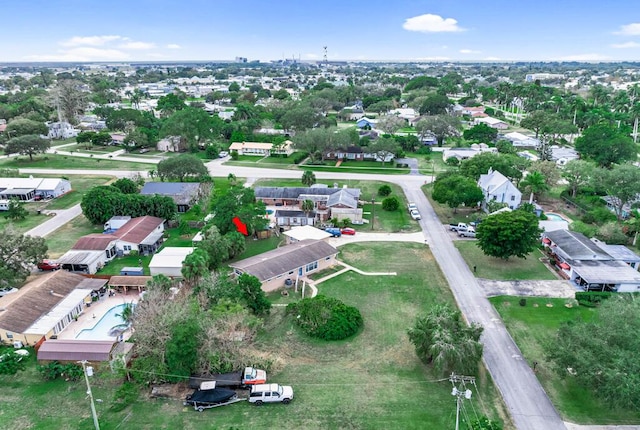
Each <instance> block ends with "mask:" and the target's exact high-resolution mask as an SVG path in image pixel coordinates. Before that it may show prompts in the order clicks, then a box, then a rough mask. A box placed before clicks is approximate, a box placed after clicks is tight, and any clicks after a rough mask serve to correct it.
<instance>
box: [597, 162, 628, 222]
mask: <svg viewBox="0 0 640 430" xmlns="http://www.w3.org/2000/svg"><path fill="white" fill-rule="evenodd" d="M593 182H594V185H595V187H596V189H598V190H601V191H603V192H604V193H605V194H606V195H607V196H608V197H609V203H610V204H611V205H612V206H613V208H614V210H615V213H616V216H617V217H618V220H621V219H622V218H623V208H624V206H625V205H626V204H628V203H630V202H632V201H635V200H636V199H637V196H638V194H639V193H640V169H638V168H637V167H636V166H634V165H633V164H620V165H616V166H613V168H612V169H611V170H608V169H596V170H595V171H594V172H593Z"/></svg>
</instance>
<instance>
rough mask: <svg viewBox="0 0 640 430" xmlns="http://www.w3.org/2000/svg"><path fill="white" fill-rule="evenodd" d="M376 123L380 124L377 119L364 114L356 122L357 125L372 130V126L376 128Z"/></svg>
mask: <svg viewBox="0 0 640 430" xmlns="http://www.w3.org/2000/svg"><path fill="white" fill-rule="evenodd" d="M376 124H378V120H377V119H371V118H367V117H366V116H363V117H362V118H360V119H359V120H358V121H357V122H356V127H358V128H365V129H369V130H370V129H372V128H376Z"/></svg>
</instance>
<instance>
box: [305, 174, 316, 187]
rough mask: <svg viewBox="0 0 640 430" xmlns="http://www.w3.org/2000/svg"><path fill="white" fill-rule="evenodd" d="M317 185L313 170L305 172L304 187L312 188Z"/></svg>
mask: <svg viewBox="0 0 640 430" xmlns="http://www.w3.org/2000/svg"><path fill="white" fill-rule="evenodd" d="M315 183H316V175H315V173H313V171H312V170H305V171H304V172H302V185H304V186H305V187H310V186H312V185H313V184H315Z"/></svg>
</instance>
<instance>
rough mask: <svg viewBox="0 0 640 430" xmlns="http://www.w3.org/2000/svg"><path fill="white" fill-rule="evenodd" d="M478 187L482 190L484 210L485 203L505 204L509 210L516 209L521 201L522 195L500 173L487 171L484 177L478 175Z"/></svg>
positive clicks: (491, 170) (484, 207)
mask: <svg viewBox="0 0 640 430" xmlns="http://www.w3.org/2000/svg"><path fill="white" fill-rule="evenodd" d="M478 186H479V187H480V188H481V189H482V192H483V194H484V200H483V201H482V207H483V209H485V210H486V208H487V203H488V202H490V201H495V202H499V203H506V204H507V206H508V207H509V208H510V209H517V208H518V206H520V201H521V200H522V193H521V192H520V190H519V189H517V188H516V186H515V185H513V183H512V182H511V181H510V180H509V179H508V178H507V177H506V176H504V175H503V174H502V173H500V172H498V171H497V170H493V169H491V168H490V169H489V172H488V173H487V174H486V175H480V179H479V180H478Z"/></svg>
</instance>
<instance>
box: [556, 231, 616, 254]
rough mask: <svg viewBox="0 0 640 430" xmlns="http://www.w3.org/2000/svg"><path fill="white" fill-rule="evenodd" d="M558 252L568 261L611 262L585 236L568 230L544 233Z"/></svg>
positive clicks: (600, 249)
mask: <svg viewBox="0 0 640 430" xmlns="http://www.w3.org/2000/svg"><path fill="white" fill-rule="evenodd" d="M544 236H546V237H548V238H549V239H551V241H552V242H553V243H554V244H555V245H556V247H557V248H558V250H560V251H561V253H562V254H564V255H565V256H566V258H568V259H570V260H613V257H612V256H611V255H609V254H607V253H606V252H605V251H604V250H602V248H600V247H599V246H598V245H596V244H595V243H593V242H592V241H590V240H589V238H587V237H586V236H585V235H583V234H581V233H577V232H575V231H569V230H554V231H548V232H545V233H544Z"/></svg>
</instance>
